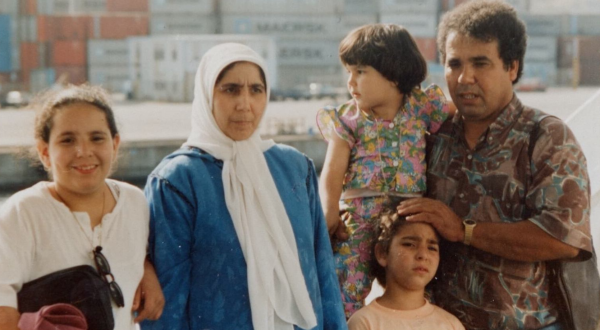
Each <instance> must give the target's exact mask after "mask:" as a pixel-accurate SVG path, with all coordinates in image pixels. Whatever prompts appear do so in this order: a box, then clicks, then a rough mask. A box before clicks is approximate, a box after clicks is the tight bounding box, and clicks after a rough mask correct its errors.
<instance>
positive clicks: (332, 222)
mask: <svg viewBox="0 0 600 330" xmlns="http://www.w3.org/2000/svg"><path fill="white" fill-rule="evenodd" d="M325 221H327V230H328V231H329V236H333V234H335V232H336V230H337V228H338V226H339V225H340V222H342V219H341V218H340V212H339V211H333V212H326V213H325Z"/></svg>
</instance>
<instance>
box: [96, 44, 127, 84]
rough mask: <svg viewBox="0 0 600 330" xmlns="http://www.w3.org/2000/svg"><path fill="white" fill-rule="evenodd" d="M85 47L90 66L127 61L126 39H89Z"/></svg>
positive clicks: (120, 63) (118, 63) (121, 63)
mask: <svg viewBox="0 0 600 330" xmlns="http://www.w3.org/2000/svg"><path fill="white" fill-rule="evenodd" d="M87 47H88V49H87V56H88V61H87V63H88V66H90V67H92V66H96V67H99V66H115V65H126V64H127V62H128V61H129V46H128V44H127V40H100V39H98V40H89V41H88V44H87ZM125 74H128V73H127V72H126V73H125ZM90 80H91V74H90Z"/></svg>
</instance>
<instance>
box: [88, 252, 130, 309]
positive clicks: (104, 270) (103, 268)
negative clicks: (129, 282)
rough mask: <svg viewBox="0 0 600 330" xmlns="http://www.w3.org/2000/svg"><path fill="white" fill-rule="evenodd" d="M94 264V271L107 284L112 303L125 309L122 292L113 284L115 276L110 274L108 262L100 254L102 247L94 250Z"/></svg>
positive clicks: (115, 283)
mask: <svg viewBox="0 0 600 330" xmlns="http://www.w3.org/2000/svg"><path fill="white" fill-rule="evenodd" d="M93 252H94V262H95V263H96V269H97V270H98V273H100V277H102V279H103V280H104V282H106V284H108V288H109V289H110V296H111V297H112V299H113V301H114V302H115V304H117V306H119V307H125V301H124V299H123V292H122V291H121V287H119V285H118V284H117V282H115V276H114V275H113V274H112V273H111V272H110V265H109V264H108V260H106V257H105V256H104V254H102V247H101V246H99V245H98V246H96V248H95V249H94V251H93Z"/></svg>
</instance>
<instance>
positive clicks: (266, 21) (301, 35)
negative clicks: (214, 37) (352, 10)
mask: <svg viewBox="0 0 600 330" xmlns="http://www.w3.org/2000/svg"><path fill="white" fill-rule="evenodd" d="M221 26H222V29H223V33H231V34H262V35H270V36H277V37H283V38H296V39H310V40H315V39H331V38H334V37H336V36H338V35H339V34H340V32H339V31H338V28H339V25H338V18H337V17H336V16H330V15H326V16H285V15H277V16H257V15H255V16H249V15H245V16H232V15H224V16H222V21H221Z"/></svg>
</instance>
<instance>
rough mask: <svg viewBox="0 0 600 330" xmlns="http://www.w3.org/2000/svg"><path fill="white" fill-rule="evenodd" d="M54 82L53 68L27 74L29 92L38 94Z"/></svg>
mask: <svg viewBox="0 0 600 330" xmlns="http://www.w3.org/2000/svg"><path fill="white" fill-rule="evenodd" d="M55 81H56V77H55V71H54V69H53V68H44V69H37V70H32V71H31V72H30V73H29V90H30V91H31V92H32V93H38V92H41V91H43V90H46V89H48V88H49V87H50V86H52V84H54V82H55Z"/></svg>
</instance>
